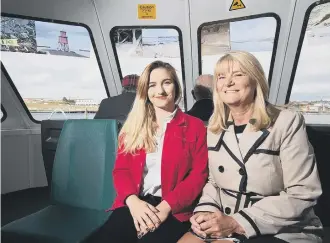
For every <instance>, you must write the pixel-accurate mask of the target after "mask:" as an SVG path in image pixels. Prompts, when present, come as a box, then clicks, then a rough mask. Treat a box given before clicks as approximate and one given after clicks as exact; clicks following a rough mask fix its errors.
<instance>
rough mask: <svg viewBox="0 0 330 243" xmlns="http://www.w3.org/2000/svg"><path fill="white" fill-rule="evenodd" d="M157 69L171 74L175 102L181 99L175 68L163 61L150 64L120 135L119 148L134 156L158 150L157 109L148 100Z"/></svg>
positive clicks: (144, 72)
mask: <svg viewBox="0 0 330 243" xmlns="http://www.w3.org/2000/svg"><path fill="white" fill-rule="evenodd" d="M157 68H164V69H166V70H167V72H168V73H169V75H170V77H171V79H172V81H173V83H174V86H175V98H174V101H175V102H176V103H177V102H178V101H180V99H181V95H182V91H181V86H180V83H179V78H178V76H177V74H176V71H175V69H174V67H172V66H171V65H170V64H169V63H166V62H162V61H154V62H152V63H150V64H149V65H148V66H147V67H146V68H145V69H144V71H143V73H142V75H141V77H140V79H139V81H138V84H137V91H136V97H135V100H134V103H133V107H132V110H131V111H130V113H129V114H128V117H127V120H126V122H125V123H124V125H123V127H122V129H121V131H120V133H119V146H120V147H121V148H122V152H124V153H133V154H134V153H135V152H136V151H137V150H139V149H145V151H146V152H152V151H155V149H156V140H155V134H156V129H157V125H156V115H155V109H154V107H153V105H152V103H151V102H150V101H149V99H148V89H149V81H150V80H149V79H150V73H151V72H152V71H153V70H155V69H157Z"/></svg>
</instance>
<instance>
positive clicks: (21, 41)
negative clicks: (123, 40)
mask: <svg viewBox="0 0 330 243" xmlns="http://www.w3.org/2000/svg"><path fill="white" fill-rule="evenodd" d="M1 55H2V59H1V60H2V63H3V65H4V67H5V70H6V72H7V74H8V75H9V77H10V78H9V79H10V80H11V85H12V86H13V87H14V90H15V91H16V92H17V95H18V96H19V97H20V99H21V100H22V101H24V104H23V105H24V107H25V108H26V109H27V111H28V114H29V116H30V118H31V119H32V120H33V121H35V122H39V121H41V120H45V119H49V118H50V119H61V120H62V119H75V118H93V117H94V115H95V112H96V111H97V109H98V106H99V104H100V101H101V100H102V99H103V98H106V97H107V96H108V95H107V88H106V85H105V83H104V79H103V75H102V70H101V68H100V66H99V64H98V58H97V53H96V50H95V45H94V41H93V38H92V35H91V32H90V30H89V29H88V27H87V26H82V25H80V24H79V25H77V24H74V23H62V22H61V23H57V21H51V22H45V21H40V20H39V19H38V20H34V19H30V18H29V19H28V18H25V17H24V18H22V17H21V16H20V17H17V16H11V15H4V16H2V18H1Z"/></svg>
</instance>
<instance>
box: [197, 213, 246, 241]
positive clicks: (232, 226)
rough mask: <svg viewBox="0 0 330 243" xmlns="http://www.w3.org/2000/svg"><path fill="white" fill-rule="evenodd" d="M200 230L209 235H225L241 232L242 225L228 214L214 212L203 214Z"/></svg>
mask: <svg viewBox="0 0 330 243" xmlns="http://www.w3.org/2000/svg"><path fill="white" fill-rule="evenodd" d="M200 227H201V230H202V231H203V232H204V233H205V234H206V235H210V236H211V237H227V236H229V235H231V234H233V233H243V230H242V227H241V226H240V225H239V224H238V223H237V222H236V220H235V219H233V218H232V217H230V216H227V215H225V214H223V213H222V212H215V213H212V214H209V215H207V216H205V222H203V223H201V224H200Z"/></svg>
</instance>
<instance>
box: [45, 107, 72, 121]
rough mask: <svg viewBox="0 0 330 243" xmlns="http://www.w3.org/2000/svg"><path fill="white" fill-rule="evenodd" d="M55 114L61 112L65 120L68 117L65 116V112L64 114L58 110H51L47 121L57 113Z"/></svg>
mask: <svg viewBox="0 0 330 243" xmlns="http://www.w3.org/2000/svg"><path fill="white" fill-rule="evenodd" d="M57 112H61V113H62V114H63V116H64V118H65V120H67V119H68V117H67V116H66V114H65V112H64V111H63V110H62V109H60V108H56V109H55V110H53V111H52V113H51V114H50V115H49V117H48V120H50V118H52V116H53V114H55V113H57Z"/></svg>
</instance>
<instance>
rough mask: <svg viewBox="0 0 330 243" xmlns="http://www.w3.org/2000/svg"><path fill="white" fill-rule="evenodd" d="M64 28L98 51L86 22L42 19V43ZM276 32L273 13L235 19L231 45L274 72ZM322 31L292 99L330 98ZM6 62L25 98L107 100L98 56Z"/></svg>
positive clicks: (7, 57) (6, 57)
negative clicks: (246, 52)
mask: <svg viewBox="0 0 330 243" xmlns="http://www.w3.org/2000/svg"><path fill="white" fill-rule="evenodd" d="M61 30H64V31H67V36H68V37H69V45H70V49H71V50H73V51H76V52H78V50H79V49H84V50H86V49H87V50H91V51H92V49H91V48H92V45H91V40H90V37H89V33H88V31H87V30H86V29H85V28H84V27H80V26H68V25H61V24H54V23H44V22H36V33H37V44H38V45H39V46H50V47H51V48H52V49H56V48H57V41H58V36H59V32H60V31H61ZM275 30H276V20H275V19H274V18H273V17H266V18H260V19H250V20H243V21H237V22H233V23H231V24H230V40H231V43H232V44H231V46H232V48H233V49H241V50H246V51H250V52H252V53H254V54H255V55H256V56H258V57H260V58H261V59H262V60H261V59H260V61H261V63H262V65H263V67H264V69H265V70H268V69H269V64H270V59H271V51H272V48H273V43H272V40H273V39H274V36H275ZM322 33H323V34H322V35H321V34H320V35H316V36H315V37H308V38H305V43H304V46H303V49H302V52H301V55H300V61H299V65H298V68H297V72H296V81H295V83H294V86H293V91H292V99H291V100H315V99H321V98H323V99H329V100H330V85H329V81H330V80H329V79H330V78H329V77H330V69H329V60H330V27H327V28H323V29H322ZM324 33H325V34H324ZM144 34H146V35H148V36H166V35H169V36H173V35H177V34H178V33H177V31H176V30H164V29H158V30H157V29H152V30H147V31H144ZM78 53H79V52H78ZM83 54H85V55H86V53H83ZM142 59H143V60H142ZM1 60H2V61H3V63H4V66H5V67H6V69H7V71H8V73H9V74H10V76H11V78H12V80H13V82H14V83H15V85H16V86H17V88H18V91H19V92H20V93H21V95H22V97H23V98H54V99H57V98H62V97H64V96H65V97H72V98H92V99H95V100H101V99H103V98H105V97H106V92H105V88H104V84H103V80H102V77H101V73H100V69H99V67H98V64H97V61H96V59H95V56H94V55H92V56H91V57H90V58H76V57H67V56H50V55H36V54H25V53H10V52H3V53H2V57H1ZM120 60H121V62H124V63H123V65H125V69H127V68H133V69H134V70H143V69H144V67H145V65H146V62H145V61H146V60H144V58H141V57H134V58H133V57H125V58H121V59H120ZM214 60H215V59H214V58H213V59H212V58H211V59H209V62H210V63H209V64H208V65H209V66H213V65H214V62H215V61H214ZM150 61H152V60H150ZM167 61H168V60H167ZM169 62H171V60H169ZM172 63H173V65H174V66H178V68H180V60H177V59H176V58H173V61H172ZM203 65H204V63H203Z"/></svg>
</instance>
